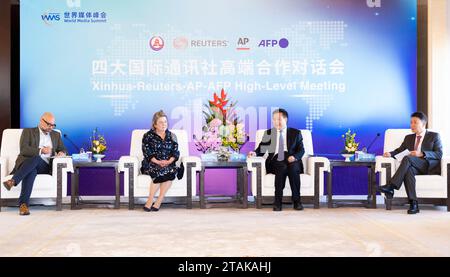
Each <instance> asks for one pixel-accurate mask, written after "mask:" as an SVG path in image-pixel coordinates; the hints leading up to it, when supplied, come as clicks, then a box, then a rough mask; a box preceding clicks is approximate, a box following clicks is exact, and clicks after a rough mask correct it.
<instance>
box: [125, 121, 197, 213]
mask: <svg viewBox="0 0 450 277" xmlns="http://www.w3.org/2000/svg"><path fill="white" fill-rule="evenodd" d="M170 131H171V132H173V133H174V134H175V135H176V137H177V140H178V150H179V151H180V159H181V162H182V163H183V164H184V168H185V172H184V176H183V178H182V179H181V180H178V179H175V180H174V181H173V183H172V186H171V188H170V189H169V191H168V192H167V194H166V196H167V197H182V198H183V199H185V200H186V206H187V208H188V209H191V208H192V195H195V194H196V193H197V189H196V188H197V184H196V181H197V178H196V172H197V171H199V170H200V169H201V160H200V158H199V157H194V156H189V144H188V135H187V132H186V131H185V130H170ZM146 132H148V130H133V132H132V134H131V146H130V155H129V156H123V157H121V158H120V160H119V171H120V172H124V195H125V197H128V198H129V209H130V210H132V209H134V198H135V197H148V194H149V188H150V184H151V182H152V179H151V178H150V176H148V175H143V174H141V172H140V170H141V162H142V160H143V159H144V156H143V153H142V138H143V136H144V134H145V133H146ZM158 193H159V192H158ZM158 193H157V194H156V195H158Z"/></svg>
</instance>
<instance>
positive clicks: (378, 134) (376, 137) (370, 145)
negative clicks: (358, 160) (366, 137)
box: [366, 133, 380, 153]
mask: <svg viewBox="0 0 450 277" xmlns="http://www.w3.org/2000/svg"><path fill="white" fill-rule="evenodd" d="M379 136H380V133H377V135H376V136H375V138H374V139H373V140H372V142H371V143H370V144H369V146H368V147H367V150H366V153H368V152H369V149H370V147H372V145H373V143H374V142H375V141H376V140H377V139H378V137H379Z"/></svg>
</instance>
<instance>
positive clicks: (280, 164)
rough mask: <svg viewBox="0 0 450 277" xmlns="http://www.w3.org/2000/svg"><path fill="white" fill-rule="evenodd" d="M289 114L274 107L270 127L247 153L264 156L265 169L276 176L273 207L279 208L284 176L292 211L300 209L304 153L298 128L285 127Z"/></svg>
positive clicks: (279, 209)
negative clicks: (287, 183) (271, 125)
mask: <svg viewBox="0 0 450 277" xmlns="http://www.w3.org/2000/svg"><path fill="white" fill-rule="evenodd" d="M287 120H288V113H287V111H286V110H284V109H277V110H275V111H274V112H273V114H272V122H273V128H272V129H269V130H267V131H265V132H264V136H263V138H262V140H261V143H260V144H259V145H258V148H257V149H256V150H255V152H250V153H249V156H250V157H251V156H255V155H257V156H263V155H264V154H266V153H268V157H267V159H266V163H265V165H266V171H267V173H271V174H274V175H275V201H274V206H273V210H274V211H281V206H282V199H283V189H284V186H285V184H286V178H287V177H289V184H290V186H291V190H292V201H293V202H294V209H295V210H303V206H302V203H301V201H300V174H301V173H303V163H302V157H303V154H305V149H304V147H303V138H302V134H301V132H300V130H297V129H294V128H287V127H286V126H287Z"/></svg>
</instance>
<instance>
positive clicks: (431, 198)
mask: <svg viewBox="0 0 450 277" xmlns="http://www.w3.org/2000/svg"><path fill="white" fill-rule="evenodd" d="M409 134H411V130H410V129H388V130H386V132H385V135H384V150H383V152H390V151H393V150H395V149H396V148H398V147H399V146H400V145H401V144H402V142H403V140H404V138H405V136H406V135H409ZM444 154H445V153H444ZM399 166H400V163H399V162H398V161H397V160H395V159H394V158H385V157H382V156H377V157H376V166H375V170H376V172H379V173H380V179H379V180H380V184H379V185H380V186H383V185H385V184H387V183H388V182H389V181H390V179H391V177H392V176H393V175H394V173H395V172H396V170H397V168H398V167H399ZM449 170H450V157H443V158H442V160H441V175H418V176H416V192H417V197H418V198H419V202H421V203H424V204H435V205H443V206H447V211H450V195H449V192H450V175H448V171H449ZM385 203H386V209H388V210H390V209H391V208H392V204H406V203H407V195H406V191H405V186H402V187H401V188H400V190H398V191H396V192H395V194H394V198H393V199H385Z"/></svg>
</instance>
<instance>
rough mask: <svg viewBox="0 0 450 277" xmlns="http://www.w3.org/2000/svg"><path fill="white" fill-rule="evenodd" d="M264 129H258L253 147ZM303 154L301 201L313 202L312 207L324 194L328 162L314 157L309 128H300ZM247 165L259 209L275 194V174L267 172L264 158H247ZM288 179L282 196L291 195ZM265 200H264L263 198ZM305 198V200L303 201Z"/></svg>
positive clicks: (316, 205)
mask: <svg viewBox="0 0 450 277" xmlns="http://www.w3.org/2000/svg"><path fill="white" fill-rule="evenodd" d="M264 131H265V130H258V131H257V132H256V137H255V148H257V147H258V145H259V143H260V142H261V140H262V137H263V135H264ZM301 132H302V137H303V146H304V148H305V155H304V156H303V158H302V162H303V168H304V173H303V174H300V182H301V187H300V195H301V197H302V202H305V203H313V204H314V208H315V209H318V208H319V206H320V203H319V201H320V196H322V195H324V188H323V186H324V172H325V171H327V172H329V170H330V162H329V160H328V159H327V158H324V157H314V156H313V155H314V151H313V141H312V136H311V132H310V131H309V130H301ZM247 167H248V169H249V171H251V182H252V193H253V195H254V196H255V198H256V207H257V208H258V209H260V208H261V207H262V204H263V203H266V202H269V203H272V202H273V198H274V195H275V183H274V181H275V175H274V174H268V173H267V172H266V168H265V158H263V157H251V158H248V159H247ZM291 195H292V193H291V189H290V186H289V180H288V179H286V186H285V188H284V190H283V196H291ZM266 199H267V201H266V202H265V201H264V200H266ZM305 200H306V201H305Z"/></svg>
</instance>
